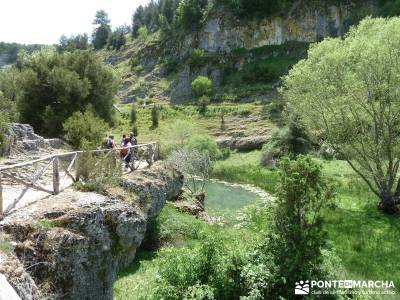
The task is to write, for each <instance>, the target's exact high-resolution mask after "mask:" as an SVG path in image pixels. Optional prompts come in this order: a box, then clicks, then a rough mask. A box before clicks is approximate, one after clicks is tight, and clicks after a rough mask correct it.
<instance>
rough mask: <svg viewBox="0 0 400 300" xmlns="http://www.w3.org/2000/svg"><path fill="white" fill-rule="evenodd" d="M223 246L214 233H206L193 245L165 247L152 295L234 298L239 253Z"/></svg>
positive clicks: (237, 289) (172, 297) (158, 296)
mask: <svg viewBox="0 0 400 300" xmlns="http://www.w3.org/2000/svg"><path fill="white" fill-rule="evenodd" d="M226 250H227V249H225V247H224V244H223V241H222V240H221V238H220V237H219V236H215V233H210V234H207V235H206V236H205V237H204V238H203V239H202V240H201V244H200V245H199V246H197V247H194V248H193V249H189V248H182V249H171V250H169V251H168V253H167V255H166V257H165V259H164V260H163V263H162V264H161V266H160V268H159V274H158V276H159V282H158V286H157V291H156V297H155V299H204V300H207V299H236V298H238V297H237V296H238V295H239V293H240V290H239V287H240V283H239V282H237V278H238V277H239V274H238V269H239V268H238V266H237V264H240V263H241V257H240V254H236V255H231V254H230V253H229V254H227V251H226ZM238 256H239V257H238ZM239 272H240V271H239ZM192 297H198V298H192Z"/></svg>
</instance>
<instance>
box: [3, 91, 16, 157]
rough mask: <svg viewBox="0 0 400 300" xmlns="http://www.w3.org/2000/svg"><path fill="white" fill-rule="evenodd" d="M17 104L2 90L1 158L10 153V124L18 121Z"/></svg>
mask: <svg viewBox="0 0 400 300" xmlns="http://www.w3.org/2000/svg"><path fill="white" fill-rule="evenodd" d="M17 116H18V113H17V111H16V105H15V102H14V101H12V100H10V99H8V98H6V96H5V95H4V94H3V92H2V91H1V90H0V156H2V155H3V154H5V153H6V152H8V151H7V150H8V147H9V143H8V140H7V132H8V123H9V122H12V121H16V120H17Z"/></svg>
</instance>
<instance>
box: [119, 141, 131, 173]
mask: <svg viewBox="0 0 400 300" xmlns="http://www.w3.org/2000/svg"><path fill="white" fill-rule="evenodd" d="M120 156H121V158H122V159H123V160H124V162H125V170H127V169H128V168H131V167H130V165H129V164H130V162H131V159H132V144H131V142H130V140H129V138H125V140H124V143H123V145H122V148H121V150H120ZM131 169H132V168H131Z"/></svg>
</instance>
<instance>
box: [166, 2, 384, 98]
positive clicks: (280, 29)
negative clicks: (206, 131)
mask: <svg viewBox="0 0 400 300" xmlns="http://www.w3.org/2000/svg"><path fill="white" fill-rule="evenodd" d="M326 2H327V1H318V0H299V1H297V2H295V3H294V4H293V5H292V7H291V9H290V10H289V11H288V12H286V13H284V14H283V15H281V16H269V17H265V18H261V19H247V20H239V19H237V18H236V17H235V16H232V14H230V13H229V12H228V11H227V10H226V9H224V8H223V7H220V8H219V9H216V10H214V11H213V12H212V13H210V15H209V16H208V17H207V20H206V22H205V24H204V26H203V27H202V28H201V29H200V30H199V31H198V32H195V33H191V34H188V35H186V36H185V37H184V38H182V39H180V40H179V41H170V43H172V44H173V45H170V47H173V48H174V51H172V53H173V55H174V56H175V57H176V59H177V60H178V61H179V60H184V59H185V58H187V57H190V54H191V52H192V51H193V49H195V48H200V49H203V50H204V51H205V52H206V55H207V56H208V57H212V56H218V59H217V60H219V61H224V59H226V58H227V57H228V58H229V55H230V53H232V52H233V50H235V49H247V50H251V49H254V48H258V47H263V46H268V45H282V44H284V43H286V42H290V41H296V42H305V43H312V42H317V41H319V40H322V39H323V38H325V37H337V36H342V35H343V34H345V33H346V32H347V31H348V29H349V27H350V26H351V25H353V24H356V23H357V22H358V21H359V20H360V19H362V18H363V17H365V16H368V15H374V14H375V11H376V6H375V4H374V3H375V1H373V0H366V1H363V3H362V5H361V4H360V1H352V0H349V1H348V2H347V3H346V4H341V5H328V4H326ZM166 48H168V47H166ZM199 75H206V76H208V77H210V78H212V79H213V82H214V85H215V87H216V88H218V87H219V82H220V81H221V70H220V66H219V65H218V63H217V64H216V63H209V64H207V65H205V66H204V67H202V69H200V70H192V69H190V68H189V66H185V67H184V68H183V69H181V70H180V72H179V73H178V75H177V77H176V79H175V80H174V81H173V82H172V84H171V86H170V97H171V100H172V101H173V102H175V103H180V102H184V101H187V100H188V99H191V98H192V97H193V94H192V91H191V81H192V80H193V79H194V78H195V77H197V76H199Z"/></svg>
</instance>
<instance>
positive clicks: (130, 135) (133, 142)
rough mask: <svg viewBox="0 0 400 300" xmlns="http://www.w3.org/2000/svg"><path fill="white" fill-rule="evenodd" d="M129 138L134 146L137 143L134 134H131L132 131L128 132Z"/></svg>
mask: <svg viewBox="0 0 400 300" xmlns="http://www.w3.org/2000/svg"><path fill="white" fill-rule="evenodd" d="M129 140H130V142H131V144H132V146H136V145H137V138H136V136H135V135H134V134H133V132H131V133H130V134H129Z"/></svg>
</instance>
